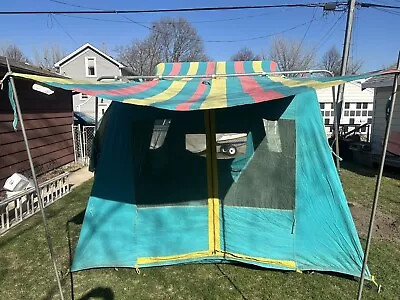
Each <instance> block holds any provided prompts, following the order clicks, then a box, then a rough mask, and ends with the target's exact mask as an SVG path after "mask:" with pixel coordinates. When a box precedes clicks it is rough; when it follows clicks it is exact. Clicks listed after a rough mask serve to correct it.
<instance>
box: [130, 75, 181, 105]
mask: <svg viewBox="0 0 400 300" xmlns="http://www.w3.org/2000/svg"><path fill="white" fill-rule="evenodd" d="M185 85H186V82H185V81H174V82H172V83H171V85H170V86H169V87H168V89H166V90H165V91H163V92H161V93H159V94H157V95H154V96H152V97H148V98H145V99H135V98H131V99H126V100H124V101H123V102H124V103H130V104H137V105H152V104H154V103H157V102H163V101H167V100H169V99H171V98H172V97H175V96H176V95H178V94H179V93H180V92H181V91H182V90H183V88H184V87H185Z"/></svg>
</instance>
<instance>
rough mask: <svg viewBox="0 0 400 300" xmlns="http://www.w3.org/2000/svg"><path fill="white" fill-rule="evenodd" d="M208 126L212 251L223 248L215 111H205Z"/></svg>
mask: <svg viewBox="0 0 400 300" xmlns="http://www.w3.org/2000/svg"><path fill="white" fill-rule="evenodd" d="M204 116H205V120H204V121H205V127H206V144H207V149H206V160H207V182H208V203H207V204H208V247H209V252H210V253H215V252H216V251H219V250H220V249H221V234H220V216H219V199H218V178H217V156H216V151H217V149H216V148H217V145H216V140H215V138H216V136H215V135H216V129H215V111H213V110H210V111H206V112H205V113H204Z"/></svg>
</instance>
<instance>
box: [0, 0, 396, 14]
mask: <svg viewBox="0 0 400 300" xmlns="http://www.w3.org/2000/svg"><path fill="white" fill-rule="evenodd" d="M54 1H55V0H54ZM54 1H53V2H54ZM57 3H63V2H62V1H57ZM63 4H65V2H64V3H63ZM335 4H336V7H338V6H344V5H346V2H337V3H335ZM299 7H308V8H314V7H321V8H323V7H325V3H296V4H273V5H243V6H209V7H187V8H162V9H143V10H140V9H124V10H97V9H94V10H93V9H90V10H75V11H74V10H72V11H71V10H66V11H62V10H60V11H0V15H43V14H53V15H57V14H115V13H118V14H143V13H166V12H194V11H223V10H254V9H266V8H299ZM399 8H400V6H399Z"/></svg>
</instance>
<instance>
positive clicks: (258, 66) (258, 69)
mask: <svg viewBox="0 0 400 300" xmlns="http://www.w3.org/2000/svg"><path fill="white" fill-rule="evenodd" d="M262 63H263V62H262V61H259V60H257V61H253V71H254V73H262V72H264V70H263V67H262Z"/></svg>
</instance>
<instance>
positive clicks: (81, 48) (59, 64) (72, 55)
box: [54, 43, 125, 68]
mask: <svg viewBox="0 0 400 300" xmlns="http://www.w3.org/2000/svg"><path fill="white" fill-rule="evenodd" d="M86 49H91V50H93V51H94V52H96V53H97V54H99V55H101V56H103V57H104V58H106V59H108V60H109V61H111V62H112V63H114V64H115V65H117V66H118V67H120V68H124V67H125V66H124V65H123V64H121V63H120V62H118V61H116V60H115V59H114V58H112V57H111V56H109V55H107V54H105V53H104V52H103V51H100V50H99V49H97V48H96V47H95V46H93V45H91V44H89V43H86V44H85V45H83V46H81V47H79V48H78V49H76V50H75V51H73V52H71V53H70V54H68V55H67V56H66V57H64V58H63V59H62V60H60V61H58V62H56V63H55V64H54V66H55V67H57V68H58V67H60V66H61V65H63V64H65V63H66V62H68V61H69V60H71V59H72V58H74V57H75V56H77V55H79V54H80V53H82V52H83V51H85V50H86Z"/></svg>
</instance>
